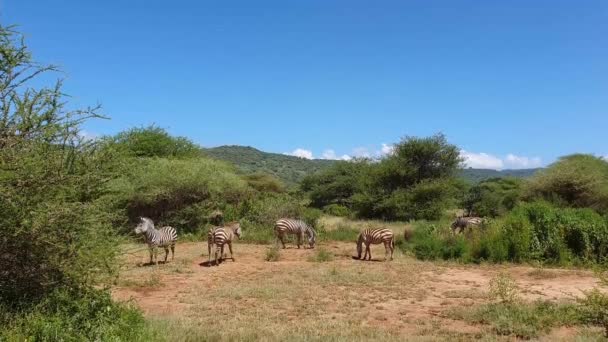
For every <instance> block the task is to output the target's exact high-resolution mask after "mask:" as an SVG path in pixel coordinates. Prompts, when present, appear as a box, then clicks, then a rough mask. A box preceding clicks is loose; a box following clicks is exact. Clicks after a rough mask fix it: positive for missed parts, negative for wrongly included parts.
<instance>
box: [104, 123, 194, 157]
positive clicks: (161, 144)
mask: <svg viewBox="0 0 608 342" xmlns="http://www.w3.org/2000/svg"><path fill="white" fill-rule="evenodd" d="M103 140H104V143H105V145H106V146H105V147H106V148H113V149H115V150H117V151H119V152H121V153H124V154H126V155H128V156H133V157H162V158H169V157H178V158H182V157H186V158H189V157H198V156H200V155H201V150H200V147H198V146H197V145H196V144H194V143H193V142H192V141H190V140H189V139H187V138H184V137H172V136H171V135H169V133H168V132H167V131H166V130H164V129H162V128H160V127H157V126H154V125H152V126H148V127H141V128H132V129H130V130H127V131H124V132H120V133H118V134H117V135H115V136H113V137H104V138H103Z"/></svg>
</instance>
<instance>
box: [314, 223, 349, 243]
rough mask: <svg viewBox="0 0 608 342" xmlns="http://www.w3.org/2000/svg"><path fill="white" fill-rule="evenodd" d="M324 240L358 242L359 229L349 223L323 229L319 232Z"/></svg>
mask: <svg viewBox="0 0 608 342" xmlns="http://www.w3.org/2000/svg"><path fill="white" fill-rule="evenodd" d="M319 236H320V238H321V239H322V240H324V241H348V242H353V243H354V242H356V241H357V237H358V236H359V231H358V230H356V229H353V228H351V227H349V226H347V225H344V224H339V225H338V227H337V228H336V229H332V230H322V231H321V232H320V234H319Z"/></svg>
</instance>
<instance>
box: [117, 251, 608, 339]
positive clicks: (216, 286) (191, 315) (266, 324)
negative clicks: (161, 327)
mask: <svg viewBox="0 0 608 342" xmlns="http://www.w3.org/2000/svg"><path fill="white" fill-rule="evenodd" d="M136 247H138V246H135V245H132V246H125V249H126V250H131V249H133V248H136ZM139 247H142V246H141V245H139ZM234 249H235V258H236V261H234V262H233V261H232V260H227V261H225V262H224V263H222V264H220V265H219V266H213V265H209V264H208V263H207V256H206V253H207V247H206V244H205V243H202V242H201V243H181V244H179V245H178V246H177V247H176V258H175V260H173V261H170V262H168V263H167V264H161V265H158V266H149V265H145V264H143V263H144V262H147V261H148V252H147V250H140V251H138V252H137V253H135V254H127V255H126V256H125V258H124V260H123V271H122V273H121V276H120V280H119V281H118V284H117V286H115V288H114V289H113V295H114V297H115V298H116V299H119V300H124V301H127V300H134V301H135V303H136V305H138V306H139V307H140V308H141V309H142V310H143V311H144V313H145V314H146V316H147V317H149V318H151V319H153V320H156V321H158V322H162V324H167V326H170V327H172V328H174V329H175V330H179V331H182V332H183V334H184V335H182V336H181V337H177V339H183V340H199V339H206V340H224V339H226V340H230V339H232V340H284V339H292V338H291V337H294V336H299V339H302V340H349V341H352V340H368V339H381V340H403V339H408V340H412V339H413V340H435V339H446V340H454V339H456V340H470V339H490V340H493V339H497V338H499V337H497V336H492V335H488V332H487V328H486V327H484V326H479V325H469V324H467V323H465V322H463V321H456V320H452V319H450V318H449V315H448V314H447V313H448V312H449V310H450V309H453V308H462V307H467V306H472V305H476V304H480V303H484V302H487V301H489V300H490V299H489V298H488V292H487V291H488V289H489V285H488V284H489V281H490V280H491V279H492V278H493V277H495V276H496V275H497V274H498V273H499V272H507V273H509V274H510V275H511V276H512V277H513V278H514V279H515V280H516V282H517V285H518V288H519V293H520V295H521V296H522V297H523V298H525V299H526V300H535V299H549V300H555V301H560V300H572V299H573V298H575V297H577V296H581V294H582V291H584V290H589V289H592V288H593V287H594V286H596V285H597V279H596V278H595V277H594V275H593V273H592V272H590V271H581V270H562V269H538V268H534V267H527V266H513V265H508V266H495V265H459V264H454V263H434V262H421V261H417V260H415V259H413V258H412V257H410V256H406V255H402V254H401V253H400V252H398V251H396V253H395V259H394V261H392V262H382V261H380V260H381V259H382V258H383V256H384V249H383V247H382V246H374V248H373V250H372V252H373V254H372V255H373V256H374V259H375V260H373V261H371V262H369V261H366V262H364V261H359V260H355V259H353V257H352V256H353V255H354V253H355V246H354V244H352V243H351V244H348V243H342V242H331V243H324V244H320V245H319V246H318V247H317V248H316V249H314V250H310V249H296V248H294V247H292V246H289V247H288V248H287V249H285V250H281V251H280V259H279V261H276V262H268V261H265V260H264V259H265V255H266V252H267V250H268V249H269V246H263V245H247V244H236V245H235V248H234ZM319 249H324V250H326V251H328V252H330V253H331V254H332V255H333V260H331V261H328V262H316V261H314V260H313V256H314V255H315V253H317V252H318V250H319ZM203 253H204V254H205V256H203V255H202V254H203ZM160 254H161V255H164V252H161V253H160ZM176 326H178V327H179V328H175V327H176ZM168 329H170V328H168ZM218 331H221V334H220V333H219V332H218ZM576 334H577V331H576V328H560V329H556V330H555V331H553V332H551V334H549V335H547V336H545V337H544V338H542V339H544V340H556V339H562V340H569V339H570V337H572V336H576Z"/></svg>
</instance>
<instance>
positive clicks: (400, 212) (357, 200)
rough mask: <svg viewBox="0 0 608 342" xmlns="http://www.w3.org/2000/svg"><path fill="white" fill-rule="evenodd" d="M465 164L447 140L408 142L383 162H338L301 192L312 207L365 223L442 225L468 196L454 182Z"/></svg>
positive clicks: (307, 180) (304, 185)
mask: <svg viewBox="0 0 608 342" xmlns="http://www.w3.org/2000/svg"><path fill="white" fill-rule="evenodd" d="M460 162H461V158H460V155H459V151H458V149H457V148H456V147H455V146H454V145H450V144H449V143H448V142H447V141H446V139H445V137H444V136H443V135H441V134H438V135H435V136H432V137H428V138H415V137H407V138H405V139H404V140H402V141H401V142H400V143H398V144H396V145H395V149H394V152H393V153H391V154H390V155H388V156H387V157H385V158H383V159H382V160H380V161H378V162H372V161H370V160H357V161H353V162H338V163H336V164H334V165H333V166H332V167H330V168H328V169H326V170H324V171H322V172H320V173H317V174H315V175H311V176H309V177H307V178H305V179H304V180H303V181H302V184H301V190H302V191H304V192H306V193H307V194H308V195H309V197H310V199H311V205H312V206H314V207H317V208H323V207H326V206H329V205H341V206H344V207H346V208H348V209H349V210H352V211H353V212H354V213H355V215H356V216H358V217H362V218H380V219H385V220H412V219H432V220H436V219H439V218H440V217H441V216H442V214H443V213H444V211H445V210H446V209H448V208H449V207H451V206H452V205H453V204H454V203H455V202H456V198H457V197H458V196H457V194H459V193H462V192H463V189H464V187H465V184H464V183H463V182H462V181H458V180H456V179H455V178H454V174H455V172H456V170H457V168H458V166H459V165H460Z"/></svg>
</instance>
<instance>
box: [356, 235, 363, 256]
mask: <svg viewBox="0 0 608 342" xmlns="http://www.w3.org/2000/svg"><path fill="white" fill-rule="evenodd" d="M362 252H363V234H359V238H358V239H357V259H361V253H362Z"/></svg>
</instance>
